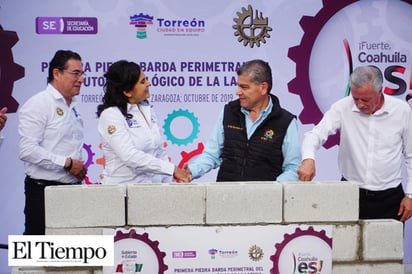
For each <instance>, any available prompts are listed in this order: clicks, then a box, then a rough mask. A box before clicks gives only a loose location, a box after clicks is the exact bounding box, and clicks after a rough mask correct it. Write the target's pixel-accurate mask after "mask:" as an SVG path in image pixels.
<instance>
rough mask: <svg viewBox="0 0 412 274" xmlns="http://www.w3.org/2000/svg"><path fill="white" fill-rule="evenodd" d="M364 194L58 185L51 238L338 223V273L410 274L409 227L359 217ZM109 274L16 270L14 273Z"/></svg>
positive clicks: (321, 188) (296, 187)
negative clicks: (130, 230) (111, 231)
mask: <svg viewBox="0 0 412 274" xmlns="http://www.w3.org/2000/svg"><path fill="white" fill-rule="evenodd" d="M358 193H359V191H358V187H357V185H356V184H354V183H352V182H340V181H339V182H311V183H296V182H290V183H283V184H279V183H276V182H236V183H191V184H129V185H92V186H86V185H82V186H52V187H47V188H46V190H45V197H46V198H45V202H46V234H50V235H70V234H76V235H82V234H85V235H87V234H89V235H90V234H102V230H103V229H104V228H120V227H130V226H132V227H150V226H168V227H169V226H175V225H178V226H182V225H199V226H204V225H223V226H224V225H254V224H259V225H265V224H271V225H273V224H275V225H287V224H308V225H311V224H312V225H332V226H333V235H332V237H333V273H334V274H341V273H342V274H346V273H362V274H369V273H370V274H372V273H373V274H377V273H391V274H397V273H399V274H401V273H404V269H403V265H402V259H403V224H402V223H401V222H398V221H396V220H389V219H381V220H358V210H359V204H358V197H359V196H358V195H359V194H358ZM176 208H178V209H179V210H176ZM79 212H82V214H79ZM383 235H384V236H383ZM101 272H102V270H101V268H64V269H63V268H51V267H44V268H41V267H40V268H39V267H37V268H35V267H34V268H29V267H15V268H13V272H12V273H15V274H23V273H27V274H34V273H56V274H57V273H79V274H80V273H90V274H92V273H93V274H97V273H101Z"/></svg>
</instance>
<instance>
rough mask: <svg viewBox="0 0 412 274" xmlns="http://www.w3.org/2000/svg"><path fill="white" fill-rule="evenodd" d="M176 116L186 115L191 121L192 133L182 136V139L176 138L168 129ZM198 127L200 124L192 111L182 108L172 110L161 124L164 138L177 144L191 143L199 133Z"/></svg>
mask: <svg viewBox="0 0 412 274" xmlns="http://www.w3.org/2000/svg"><path fill="white" fill-rule="evenodd" d="M177 117H186V118H187V119H189V120H190V122H191V123H192V127H193V129H192V133H191V134H190V135H189V136H188V137H186V138H183V139H181V138H177V137H176V136H174V135H173V134H172V132H171V131H170V125H171V123H172V121H173V119H175V118H177ZM199 127H200V125H199V122H198V119H197V118H196V117H195V115H194V114H193V113H192V112H189V111H188V110H182V109H179V110H174V111H173V112H172V113H170V114H169V115H167V118H166V119H165V120H164V125H163V129H164V134H165V135H166V138H167V139H168V140H169V141H170V142H172V143H173V144H176V145H178V146H181V145H187V144H189V143H192V142H193V141H194V140H195V139H196V137H197V135H198V134H199V131H200V130H199Z"/></svg>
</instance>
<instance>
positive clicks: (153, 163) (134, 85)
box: [97, 60, 189, 184]
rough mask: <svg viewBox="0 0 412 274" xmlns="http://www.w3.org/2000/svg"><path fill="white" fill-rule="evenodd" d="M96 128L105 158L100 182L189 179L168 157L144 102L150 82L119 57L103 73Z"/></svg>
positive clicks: (148, 105) (132, 63) (145, 181)
mask: <svg viewBox="0 0 412 274" xmlns="http://www.w3.org/2000/svg"><path fill="white" fill-rule="evenodd" d="M104 77H105V78H106V84H105V86H104V91H105V94H104V96H103V103H102V104H101V105H99V106H98V107H97V116H98V117H99V122H98V131H99V135H100V138H101V143H102V149H103V153H104V157H105V161H106V165H105V169H104V170H103V180H102V183H103V184H119V183H121V184H125V183H160V182H172V181H173V178H175V179H177V180H179V181H182V182H188V181H189V174H188V173H187V171H185V170H183V169H179V168H178V167H177V166H175V165H174V164H173V163H171V162H170V161H169V160H168V157H167V155H166V152H165V149H164V147H163V140H162V136H161V133H160V130H159V126H158V124H157V119H156V115H155V113H154V111H153V108H152V106H151V105H150V104H149V102H148V98H149V97H150V93H149V87H150V82H149V80H148V79H147V78H146V76H145V74H144V72H143V71H142V69H141V68H140V66H139V65H138V64H136V63H134V62H129V61H126V60H120V61H117V62H115V63H113V64H112V65H111V66H110V68H109V70H108V71H107V72H106V73H105V74H104Z"/></svg>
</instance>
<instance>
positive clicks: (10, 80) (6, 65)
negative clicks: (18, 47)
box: [0, 25, 24, 113]
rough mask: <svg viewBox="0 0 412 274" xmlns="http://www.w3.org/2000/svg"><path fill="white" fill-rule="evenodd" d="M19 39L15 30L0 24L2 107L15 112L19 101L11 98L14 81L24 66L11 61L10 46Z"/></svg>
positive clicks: (17, 78)
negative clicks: (9, 29) (4, 27)
mask: <svg viewBox="0 0 412 274" xmlns="http://www.w3.org/2000/svg"><path fill="white" fill-rule="evenodd" d="M18 40H19V38H18V36H17V33H16V32H15V31H6V30H3V28H2V27H1V25H0V96H1V98H2V104H3V105H2V107H3V106H5V107H7V112H9V113H15V112H17V109H18V107H19V103H18V102H17V101H16V100H15V99H14V98H13V96H12V93H13V85H14V82H15V81H17V80H19V79H20V78H22V77H24V68H23V67H22V66H20V65H18V64H15V63H14V61H13V53H12V50H11V49H12V47H13V46H14V45H15V44H16V43H17V41H18Z"/></svg>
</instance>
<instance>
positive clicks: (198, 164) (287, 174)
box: [189, 100, 301, 182]
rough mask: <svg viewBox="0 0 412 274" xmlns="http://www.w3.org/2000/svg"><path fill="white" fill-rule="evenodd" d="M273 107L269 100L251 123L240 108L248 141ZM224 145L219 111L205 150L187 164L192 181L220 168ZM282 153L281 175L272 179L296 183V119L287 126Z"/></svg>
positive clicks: (297, 158) (297, 151) (221, 119)
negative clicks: (243, 116)
mask: <svg viewBox="0 0 412 274" xmlns="http://www.w3.org/2000/svg"><path fill="white" fill-rule="evenodd" d="M272 107H273V103H272V100H269V104H268V106H267V107H266V109H264V110H263V111H262V112H261V113H260V115H259V117H258V119H257V120H256V121H255V122H253V121H252V119H251V117H250V115H249V112H248V111H247V110H245V109H243V108H241V111H242V113H243V114H244V115H245V120H246V132H247V138H248V139H250V137H251V136H252V134H253V133H254V132H255V130H256V128H257V127H258V126H259V125H260V124H261V123H262V122H263V121H264V120H265V119H266V117H267V116H268V115H269V114H270V113H271V111H272ZM223 143H224V128H223V111H221V113H220V115H219V118H218V122H217V125H216V126H215V128H214V130H213V132H212V135H211V136H210V138H209V140H208V141H207V144H206V146H205V149H204V151H203V153H202V154H201V155H199V156H198V157H197V158H195V159H194V160H193V161H191V162H190V163H189V169H190V171H191V172H192V177H193V178H194V179H196V178H199V177H201V176H203V175H204V174H206V173H207V172H209V171H210V170H212V169H214V168H217V167H218V166H220V164H221V162H222V159H221V158H220V156H221V155H222V150H223ZM282 153H283V157H284V160H283V165H282V170H283V172H282V174H280V175H279V176H278V177H277V178H273V180H276V181H278V182H286V181H289V182H294V181H298V176H297V169H298V167H299V165H300V162H301V156H300V146H299V137H298V126H297V121H296V119H293V120H292V121H291V123H290V124H289V127H288V129H287V131H286V135H285V137H284V140H283V144H282Z"/></svg>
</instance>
